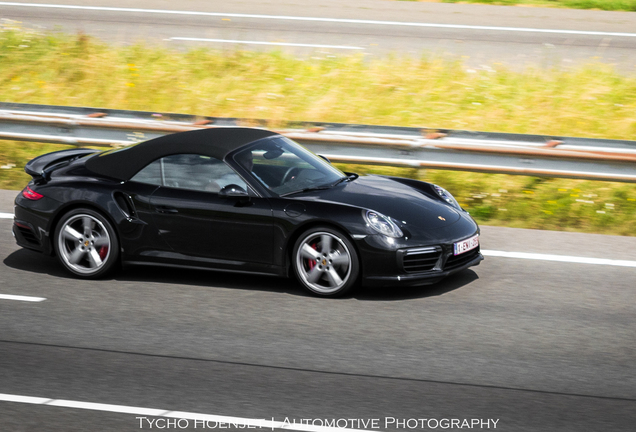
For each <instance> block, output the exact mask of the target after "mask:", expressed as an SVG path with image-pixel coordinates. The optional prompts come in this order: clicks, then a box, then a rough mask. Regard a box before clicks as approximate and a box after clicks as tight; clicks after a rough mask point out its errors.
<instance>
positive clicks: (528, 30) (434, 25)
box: [0, 2, 636, 37]
mask: <svg viewBox="0 0 636 432" xmlns="http://www.w3.org/2000/svg"><path fill="white" fill-rule="evenodd" d="M0 5H2V6H20V7H35V8H49V9H78V10H94V11H108V12H128V13H131V12H136V13H152V14H169V15H198V16H215V17H233V18H255V19H276V20H287V21H314V22H332V23H346V24H366V25H368V24H371V25H389V26H405V27H430V28H450V29H464V30H492V31H508V32H523V33H556V34H572V35H588V36H614V37H636V33H614V32H601V31H585V30H559V29H541V28H527V27H497V26H475V25H461V24H437V23H420V22H402V21H376V20H360V19H347V18H318V17H298V16H286V15H256V14H240V13H221V12H197V11H180V10H165V9H139V8H118V7H106V6H76V5H57V4H41V3H15V2H0Z"/></svg>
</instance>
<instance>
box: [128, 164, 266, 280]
mask: <svg viewBox="0 0 636 432" xmlns="http://www.w3.org/2000/svg"><path fill="white" fill-rule="evenodd" d="M151 165H152V164H151ZM155 165H156V166H155V168H154V169H156V168H158V169H159V172H160V176H161V186H160V187H159V188H157V189H156V190H155V192H154V193H153V194H152V196H151V198H150V204H151V206H152V208H153V209H154V213H153V220H154V223H155V225H156V227H157V228H158V230H159V232H160V234H161V237H162V238H164V239H165V241H166V242H167V243H168V244H169V245H170V247H171V248H172V249H173V250H174V251H175V252H176V253H177V254H178V255H176V256H175V257H176V258H182V259H187V257H190V259H191V260H192V261H194V263H193V264H196V263H199V264H200V263H208V264H209V265H211V266H220V267H226V268H235V267H244V266H245V265H246V264H249V263H258V264H271V263H272V261H273V260H272V252H273V251H272V248H273V245H272V236H273V224H272V209H271V206H270V204H269V202H268V200H267V199H266V198H261V197H258V196H256V194H255V193H251V195H252V196H249V197H224V196H221V195H220V194H219V192H220V190H221V189H222V188H224V187H225V186H228V185H236V186H238V187H239V188H242V189H244V190H246V191H247V190H248V189H249V187H248V185H247V184H246V183H245V182H244V181H243V180H242V179H241V177H239V176H238V175H237V174H236V173H235V172H234V171H233V170H232V168H230V167H229V166H228V165H226V164H225V163H224V162H223V161H220V160H218V159H215V158H212V157H209V156H204V155H197V154H177V155H171V156H166V157H164V158H161V159H159V160H158V161H157V162H156V163H155ZM157 165H158V166H157ZM145 169H150V165H149V166H148V167H147V168H145ZM142 172H143V170H142V171H140V173H139V174H142Z"/></svg>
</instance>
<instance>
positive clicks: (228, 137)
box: [86, 127, 277, 180]
mask: <svg viewBox="0 0 636 432" xmlns="http://www.w3.org/2000/svg"><path fill="white" fill-rule="evenodd" d="M274 135H277V134H276V133H275V132H271V131H267V130H262V129H250V128H240V127H236V128H234V127H232V128H215V129H203V130H196V131H189V132H179V133H175V134H170V135H164V136H162V137H159V138H155V139H152V140H149V141H144V142H141V143H139V144H135V145H131V146H129V147H125V148H122V149H118V150H111V151H106V152H103V153H100V154H97V155H95V156H93V157H91V158H90V159H88V160H87V161H86V168H88V169H89V170H90V171H93V172H94V173H97V174H100V175H104V176H107V177H112V178H115V179H117V180H129V179H130V178H131V177H132V176H134V175H135V174H136V173H137V172H138V171H139V170H140V169H142V168H143V167H145V166H146V165H148V164H149V163H150V162H152V161H154V160H156V159H159V158H161V157H164V156H169V155H173V154H179V153H193V154H201V155H205V156H211V157H214V158H216V159H219V160H224V159H225V156H226V155H227V154H228V153H230V152H232V151H233V150H236V149H237V148H239V147H242V146H244V145H245V144H249V143H251V142H253V141H256V140H259V139H261V138H267V137H270V136H274Z"/></svg>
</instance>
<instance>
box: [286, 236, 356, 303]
mask: <svg viewBox="0 0 636 432" xmlns="http://www.w3.org/2000/svg"><path fill="white" fill-rule="evenodd" d="M292 265H293V267H294V271H295V273H296V276H297V277H298V280H299V281H300V282H301V283H302V284H303V286H304V287H305V288H306V289H308V290H309V291H310V292H311V293H312V294H316V295H319V296H323V297H338V296H342V295H344V294H346V293H347V292H349V291H351V289H352V288H353V287H354V286H355V284H356V283H357V280H358V275H359V273H360V270H359V269H360V263H359V260H358V254H357V253H356V250H355V248H354V247H353V244H352V243H351V241H349V239H348V238H347V236H345V235H344V234H342V233H340V232H339V231H336V230H334V229H331V228H327V227H318V228H312V229H310V230H308V231H306V232H304V233H303V234H302V235H301V236H300V237H299V238H298V241H296V244H295V246H294V251H293V260H292Z"/></svg>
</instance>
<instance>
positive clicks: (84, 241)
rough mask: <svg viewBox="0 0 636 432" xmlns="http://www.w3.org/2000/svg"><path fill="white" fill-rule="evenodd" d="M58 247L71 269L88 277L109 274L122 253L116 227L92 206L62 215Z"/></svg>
mask: <svg viewBox="0 0 636 432" xmlns="http://www.w3.org/2000/svg"><path fill="white" fill-rule="evenodd" d="M54 246H55V251H56V253H57V257H58V259H59V261H60V262H61V263H62V265H63V266H64V267H66V269H67V270H69V271H70V272H71V273H73V274H75V275H77V276H80V277H83V278H88V279H93V278H99V277H102V276H104V275H106V274H107V273H109V272H110V271H111V270H113V268H114V267H115V264H116V263H117V258H118V256H119V242H118V241H117V236H116V235H115V230H114V229H113V227H112V226H111V224H110V222H108V220H106V218H105V217H104V216H102V215H101V214H99V213H97V212H96V211H93V210H90V209H75V210H72V211H70V212H68V213H67V214H65V215H64V216H62V218H61V219H60V222H59V223H58V225H57V228H56V230H55V239H54Z"/></svg>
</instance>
